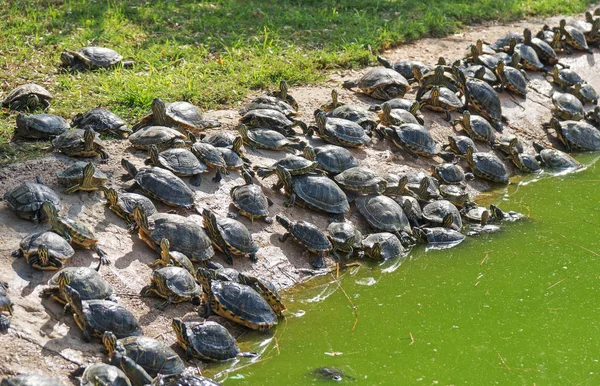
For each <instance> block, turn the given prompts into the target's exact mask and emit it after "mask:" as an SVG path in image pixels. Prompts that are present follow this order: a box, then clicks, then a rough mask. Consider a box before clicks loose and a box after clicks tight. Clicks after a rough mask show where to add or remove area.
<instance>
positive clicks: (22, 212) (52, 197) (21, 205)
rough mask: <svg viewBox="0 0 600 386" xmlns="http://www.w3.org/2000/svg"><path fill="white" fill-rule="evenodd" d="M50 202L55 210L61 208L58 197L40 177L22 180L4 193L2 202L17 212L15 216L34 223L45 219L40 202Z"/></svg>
mask: <svg viewBox="0 0 600 386" xmlns="http://www.w3.org/2000/svg"><path fill="white" fill-rule="evenodd" d="M45 201H49V202H51V203H52V204H53V205H54V206H55V207H56V209H57V210H61V209H62V204H61V201H60V198H59V197H58V195H57V194H56V192H54V190H52V189H51V188H49V187H48V186H46V184H45V183H44V181H43V180H42V179H41V178H40V177H36V182H24V183H22V184H20V185H18V186H16V187H15V188H13V189H11V190H9V191H8V192H6V193H4V202H6V204H7V205H8V207H9V208H11V209H12V210H14V211H15V212H16V213H17V216H19V217H21V218H24V219H25V220H31V221H33V222H34V223H36V224H37V223H38V221H45V220H46V219H47V217H46V214H45V213H44V211H42V204H43V203H44V202H45Z"/></svg>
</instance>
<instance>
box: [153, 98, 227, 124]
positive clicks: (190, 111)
mask: <svg viewBox="0 0 600 386" xmlns="http://www.w3.org/2000/svg"><path fill="white" fill-rule="evenodd" d="M165 116H166V117H167V121H166V122H165V123H164V125H165V126H174V127H182V128H196V129H207V128H211V127H219V126H221V123H219V121H217V120H214V119H208V118H206V117H205V116H204V115H202V113H201V112H200V109H199V108H198V107H196V106H194V105H193V104H191V103H188V102H183V101H179V102H173V103H168V104H166V111H165ZM159 123H160V124H163V123H162V122H159Z"/></svg>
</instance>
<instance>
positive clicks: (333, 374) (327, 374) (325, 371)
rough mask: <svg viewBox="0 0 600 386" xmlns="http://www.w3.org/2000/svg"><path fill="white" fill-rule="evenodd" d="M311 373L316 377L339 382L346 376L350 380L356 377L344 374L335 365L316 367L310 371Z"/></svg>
mask: <svg viewBox="0 0 600 386" xmlns="http://www.w3.org/2000/svg"><path fill="white" fill-rule="evenodd" d="M312 374H313V375H314V376H316V377H319V378H322V379H327V380H331V381H336V382H340V381H342V380H344V378H348V379H350V380H355V379H356V378H354V377H351V376H350V375H347V374H344V372H343V371H342V370H340V369H338V368H336V367H318V368H316V369H314V370H313V371H312Z"/></svg>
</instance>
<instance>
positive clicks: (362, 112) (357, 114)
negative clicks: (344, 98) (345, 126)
mask: <svg viewBox="0 0 600 386" xmlns="http://www.w3.org/2000/svg"><path fill="white" fill-rule="evenodd" d="M327 116H328V117H330V118H339V119H346V120H348V121H352V122H355V123H358V124H359V125H360V127H362V128H363V129H364V130H365V132H367V133H370V132H371V131H372V130H375V128H376V127H377V117H376V116H375V114H373V113H372V112H370V111H369V110H366V109H364V108H362V107H360V106H356V105H343V106H338V107H337V108H335V109H334V110H333V111H330V112H329V113H328V114H327Z"/></svg>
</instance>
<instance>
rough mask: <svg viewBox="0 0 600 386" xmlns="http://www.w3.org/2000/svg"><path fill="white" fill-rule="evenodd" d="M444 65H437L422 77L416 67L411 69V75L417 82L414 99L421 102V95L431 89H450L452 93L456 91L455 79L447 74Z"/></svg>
mask: <svg viewBox="0 0 600 386" xmlns="http://www.w3.org/2000/svg"><path fill="white" fill-rule="evenodd" d="M447 68H448V67H447V66H446V65H437V66H436V67H435V69H434V70H433V71H430V72H429V73H427V74H425V75H423V74H421V73H420V70H419V69H418V68H417V67H413V73H414V75H415V79H417V80H418V81H419V86H420V87H419V90H418V91H417V95H416V99H417V100H421V97H422V96H423V94H425V93H426V92H427V91H429V90H430V89H431V88H432V87H434V86H438V87H445V88H447V89H450V90H451V91H452V92H456V91H458V86H457V85H456V78H455V77H454V76H453V75H452V74H451V73H449V72H447V71H446V70H447Z"/></svg>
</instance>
